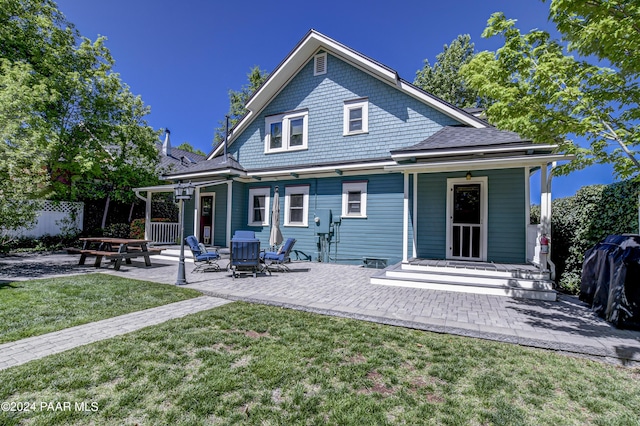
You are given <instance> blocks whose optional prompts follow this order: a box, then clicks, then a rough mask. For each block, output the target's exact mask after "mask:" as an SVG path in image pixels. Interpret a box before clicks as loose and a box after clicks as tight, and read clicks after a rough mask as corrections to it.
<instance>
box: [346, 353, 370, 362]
mask: <svg viewBox="0 0 640 426" xmlns="http://www.w3.org/2000/svg"><path fill="white" fill-rule="evenodd" d="M347 361H348V362H349V363H350V364H364V363H365V362H367V358H365V357H364V355H362V354H356V355H354V356H352V357H349V358H347Z"/></svg>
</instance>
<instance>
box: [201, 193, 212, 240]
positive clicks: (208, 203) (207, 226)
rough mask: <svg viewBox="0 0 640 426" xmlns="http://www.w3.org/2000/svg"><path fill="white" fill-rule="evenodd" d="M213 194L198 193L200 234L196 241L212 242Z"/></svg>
mask: <svg viewBox="0 0 640 426" xmlns="http://www.w3.org/2000/svg"><path fill="white" fill-rule="evenodd" d="M214 200H215V194H201V195H200V235H199V236H198V241H200V242H201V243H204V244H206V245H212V244H213V218H214V205H215V203H214Z"/></svg>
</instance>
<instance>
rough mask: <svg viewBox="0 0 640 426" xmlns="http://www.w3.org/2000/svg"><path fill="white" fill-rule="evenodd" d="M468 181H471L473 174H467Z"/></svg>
mask: <svg viewBox="0 0 640 426" xmlns="http://www.w3.org/2000/svg"><path fill="white" fill-rule="evenodd" d="M467 180H471V172H467Z"/></svg>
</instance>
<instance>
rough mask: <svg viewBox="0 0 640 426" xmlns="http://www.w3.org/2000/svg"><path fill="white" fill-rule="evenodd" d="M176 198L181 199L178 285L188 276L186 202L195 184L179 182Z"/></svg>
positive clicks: (191, 194) (182, 283)
mask: <svg viewBox="0 0 640 426" xmlns="http://www.w3.org/2000/svg"><path fill="white" fill-rule="evenodd" d="M174 191H175V199H176V200H180V261H179V262H178V278H177V279H176V285H185V284H186V283H187V278H186V276H185V272H184V202H185V200H190V199H191V197H192V196H193V186H192V185H191V182H189V183H179V184H178V185H176V187H175V188H174Z"/></svg>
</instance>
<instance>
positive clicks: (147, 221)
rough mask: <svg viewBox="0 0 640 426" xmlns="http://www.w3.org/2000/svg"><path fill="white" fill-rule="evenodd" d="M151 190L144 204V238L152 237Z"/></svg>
mask: <svg viewBox="0 0 640 426" xmlns="http://www.w3.org/2000/svg"><path fill="white" fill-rule="evenodd" d="M152 195H153V194H152V193H151V191H147V201H146V202H145V205H144V239H145V240H150V239H151V199H152Z"/></svg>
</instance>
